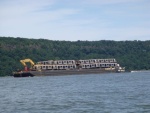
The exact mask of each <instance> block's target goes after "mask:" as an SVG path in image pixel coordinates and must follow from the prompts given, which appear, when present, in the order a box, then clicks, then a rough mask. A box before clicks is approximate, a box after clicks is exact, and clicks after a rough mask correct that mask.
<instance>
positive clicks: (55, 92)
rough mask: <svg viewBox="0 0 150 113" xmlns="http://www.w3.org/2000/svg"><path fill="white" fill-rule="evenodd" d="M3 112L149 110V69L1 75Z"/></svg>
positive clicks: (134, 112)
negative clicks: (67, 74) (45, 74)
mask: <svg viewBox="0 0 150 113" xmlns="http://www.w3.org/2000/svg"><path fill="white" fill-rule="evenodd" d="M0 113H150V72H134V73H112V74H95V75H94V74H93V75H92V74H91V75H70V76H45V77H29V78H13V77H2V78H0Z"/></svg>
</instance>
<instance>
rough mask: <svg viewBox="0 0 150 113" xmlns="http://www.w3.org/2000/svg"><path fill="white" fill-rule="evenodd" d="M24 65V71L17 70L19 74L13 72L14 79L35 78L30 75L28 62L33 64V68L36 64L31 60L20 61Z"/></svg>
mask: <svg viewBox="0 0 150 113" xmlns="http://www.w3.org/2000/svg"><path fill="white" fill-rule="evenodd" d="M20 62H21V63H22V65H23V66H24V70H19V69H18V70H17V72H13V76H14V77H33V76H34V75H33V74H31V73H30V69H29V68H28V67H27V65H26V62H30V63H31V67H32V66H33V65H34V62H33V61H32V60H31V59H25V60H20Z"/></svg>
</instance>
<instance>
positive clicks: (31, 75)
mask: <svg viewBox="0 0 150 113" xmlns="http://www.w3.org/2000/svg"><path fill="white" fill-rule="evenodd" d="M13 76H14V77H33V76H34V75H33V74H32V73H30V72H15V73H13Z"/></svg>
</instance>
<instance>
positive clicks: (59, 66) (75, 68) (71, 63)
mask: <svg viewBox="0 0 150 113" xmlns="http://www.w3.org/2000/svg"><path fill="white" fill-rule="evenodd" d="M20 62H21V63H22V64H23V66H24V70H22V71H17V72H13V76H14V77H33V76H54V75H76V74H98V73H115V72H124V71H125V68H122V67H120V65H119V64H118V63H117V61H116V59H87V60H48V61H39V62H37V63H36V64H35V63H34V62H33V61H32V60H31V59H24V60H20ZM27 62H29V63H30V64H31V66H30V68H28V67H27V64H26V63H27Z"/></svg>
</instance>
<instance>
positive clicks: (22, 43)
mask: <svg viewBox="0 0 150 113" xmlns="http://www.w3.org/2000/svg"><path fill="white" fill-rule="evenodd" d="M25 58H30V59H32V60H33V61H34V62H37V61H42V60H59V59H62V60H64V59H68V60H69V59H70V60H71V59H75V60H76V59H95V58H116V60H117V61H118V63H119V64H120V65H121V66H123V67H124V66H125V67H126V69H127V70H145V69H150V41H106V40H101V41H74V42H71V41H52V40H45V39H26V38H13V37H0V76H6V75H11V73H12V71H15V70H17V69H22V68H23V66H22V65H21V63H20V62H19V61H20V60H21V59H25Z"/></svg>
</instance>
